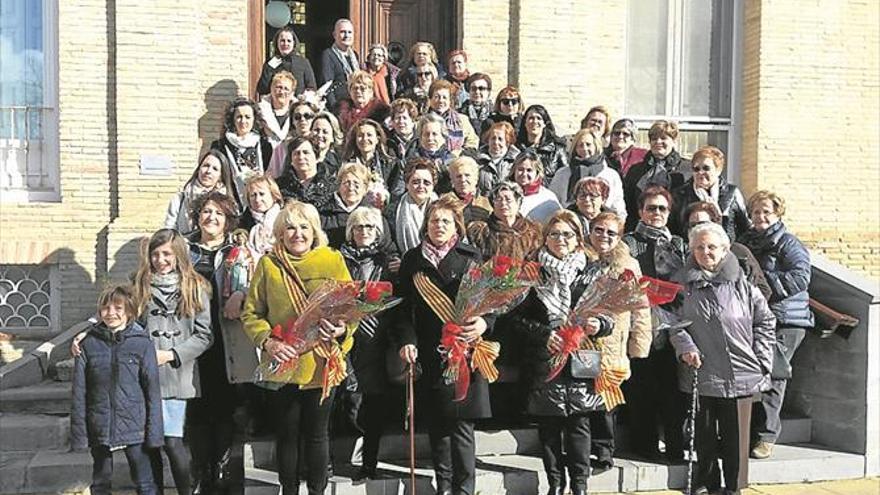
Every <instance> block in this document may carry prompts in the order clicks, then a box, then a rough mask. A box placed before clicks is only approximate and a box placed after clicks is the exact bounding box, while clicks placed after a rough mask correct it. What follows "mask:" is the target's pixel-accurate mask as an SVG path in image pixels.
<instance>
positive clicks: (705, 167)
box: [693, 165, 712, 172]
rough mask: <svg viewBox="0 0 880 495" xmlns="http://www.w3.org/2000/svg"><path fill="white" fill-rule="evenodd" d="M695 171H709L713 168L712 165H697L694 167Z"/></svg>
mask: <svg viewBox="0 0 880 495" xmlns="http://www.w3.org/2000/svg"><path fill="white" fill-rule="evenodd" d="M693 170H694V172H709V171H711V170H712V167H710V166H708V165H697V166H696V167H694V168H693Z"/></svg>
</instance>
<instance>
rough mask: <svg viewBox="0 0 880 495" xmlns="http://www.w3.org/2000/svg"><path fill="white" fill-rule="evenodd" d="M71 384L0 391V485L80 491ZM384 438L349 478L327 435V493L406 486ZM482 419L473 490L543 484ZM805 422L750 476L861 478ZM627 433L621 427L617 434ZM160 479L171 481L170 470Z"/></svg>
mask: <svg viewBox="0 0 880 495" xmlns="http://www.w3.org/2000/svg"><path fill="white" fill-rule="evenodd" d="M70 390H71V388H70V383H69V382H58V381H54V380H49V381H44V382H42V383H39V384H37V385H30V386H25V387H18V388H12V389H7V390H2V391H0V493H41V494H42V493H75V492H81V491H83V490H85V489H86V487H87V486H88V484H89V480H90V475H91V457H90V455H89V454H88V453H86V452H77V453H73V452H69V445H70V444H69V438H68V435H69V429H70V421H69V417H68V411H69V408H70ZM394 428H396V426H391V427H390V428H389V430H388V432H387V433H386V435H385V436H384V437H383V439H382V445H381V449H380V454H379V458H380V459H382V460H383V461H384V462H382V463H380V465H379V474H380V477H379V479H376V480H371V481H368V482H366V483H363V482H360V483H358V482H354V481H352V479H351V478H352V476H353V475H354V473H355V468H353V467H351V466H348V465H347V462H345V460H347V459H349V457H350V455H351V451H352V447H353V444H354V439H352V438H340V439H336V440H334V442H333V444H332V447H331V448H332V450H333V453H334V458H335V459H337V469H336V472H335V476H333V477H332V478H331V480H330V489H329V491H328V493H334V494H339V495H349V494H351V495H354V494H357V495H367V494H369V495H375V494H405V493H410V489H409V485H410V481H409V469H408V463H407V461H406V459H407V458H408V453H409V443H408V437H407V435H406V434H405V433H404V432H402V431H399V429H398V430H397V431H392V430H394ZM489 428H490V427H484V428H482V429H479V430H478V431H477V439H476V445H477V457H478V458H477V490H478V491H479V492H481V493H482V494H484V495H489V494H499V495H500V494H509V495H519V494H524V495H525V494H529V495H534V494H536V493H543V492H544V491H546V489H547V486H546V479H545V477H544V473H543V467H542V464H541V460H540V457H539V456H538V452H539V449H540V445H539V442H538V436H537V432H536V431H535V429H533V428H529V427H522V428H513V429H504V430H495V429H489ZM810 430H811V420H810V419H808V418H787V419H785V420H784V426H783V432H784V433H783V438H782V439H781V442H780V443H781V444H782V445H779V446H777V448H776V450H775V451H774V455H773V457H772V458H770V459H767V460H763V461H752V463H751V465H750V470H751V475H750V478H751V481H752V482H753V483H771V482H772V483H779V482H801V481H818V480H828V479H843V478H858V477H861V476H863V469H864V457H863V456H861V455H856V454H847V453H840V452H832V451H828V450H824V449H823V448H822V447H820V446H816V445H811V444H810V443H809V442H810ZM623 435H625V432H624V433H623ZM416 456H417V458H418V459H420V461H419V462H418V469H417V477H416V485H417V486H416V491H417V493H433V492H432V488H431V483H432V481H433V470H432V468H431V466H430V461H427V459H429V458H430V455H429V446H428V438H427V435H426V434H423V433H418V434H417V435H416ZM243 461H244V464H245V475H246V478H247V487H246V493H247V494H249V495H250V494H264V493H265V494H273V495H274V494H277V493H278V478H277V474H276V473H275V470H274V443H273V442H272V441H271V440H270V439H258V440H253V441H249V442H247V443H246V444H245V448H244V459H243ZM125 462H126V461H125V456H124V455H122V454H121V453H117V455H116V457H115V459H114V465H115V467H116V469H115V470H114V476H115V479H114V488H117V489H126V488H130V487H131V483H130V481H129V479H128V470H127V469H126V468H125ZM686 476H687V466H686V465H674V466H667V465H664V464H654V463H649V462H641V461H637V460H630V459H625V458H619V459H617V460H616V462H615V467H614V468H613V469H611V470H610V471H607V472H605V473H602V474H601V475H599V476H596V477H591V478H590V492H591V493H592V492H596V493H601V492H618V491H636V490H639V491H647V490H662V489H667V488H673V489H674V488H681V487H684V485H685V480H686ZM165 479H166V480H167V482H168V483H172V478H171V475H170V473H166V476H165Z"/></svg>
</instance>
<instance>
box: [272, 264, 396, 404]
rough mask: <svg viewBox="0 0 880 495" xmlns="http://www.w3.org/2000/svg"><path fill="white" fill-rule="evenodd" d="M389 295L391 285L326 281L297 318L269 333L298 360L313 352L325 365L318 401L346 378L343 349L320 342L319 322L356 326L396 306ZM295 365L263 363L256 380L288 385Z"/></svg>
mask: <svg viewBox="0 0 880 495" xmlns="http://www.w3.org/2000/svg"><path fill="white" fill-rule="evenodd" d="M391 294H392V287H391V283H390V282H364V281H360V280H352V281H346V282H340V281H337V280H328V281H326V282H324V283H323V284H322V285H321V286H320V287H318V288H317V289H316V290H315V291H314V292H312V293H311V294H310V295H309V297H308V299H307V300H306V303H305V307H304V308H303V309H302V311H300V313H299V316H298V317H296V318H295V319H293V318H292V319H290V320H288V321H287V323H286V324H285V325H284V326H282V325H275V327H274V328H273V329H272V337H273V338H276V339H278V340H280V341H282V342H284V343H285V344H287V345H289V346H292V347H293V348H294V349H295V350H296V354H297V356H301V355H302V354H304V353H306V352H309V351H311V350H314V351H315V354H316V355H317V356H318V357H320V358H323V359H324V360H325V361H326V363H325V364H324V371H323V376H322V379H321V401H323V400H324V399H326V398H327V397H329V395H330V390H331V389H332V388H333V387H335V386H337V385H339V384H340V383H342V381H343V380H344V379H345V377H346V374H347V370H346V365H345V358H344V356H343V355H342V347H341V346H340V345H339V343H338V342H337V341H336V340H330V341H326V340H324V339H322V338H321V325H320V322H321V320H322V319H323V320H327V321H331V322H336V321H340V320H341V321H344V322H346V323H348V324H352V323H356V322H359V321H360V320H362V319H363V318H365V317H367V316H371V315H375V314H377V313H378V312H380V311H383V310H385V309H388V308H390V307H392V306H395V305H396V304H398V303H399V302H400V299H399V298H393V297H392V296H391ZM297 361H298V359H291V360H288V361H285V362H280V361H277V360H275V359H266V360H264V361H263V362H262V363H260V365H259V366H258V367H257V370H256V372H255V379H256V381H258V382H260V381H266V382H276V383H290V381H291V379H292V376H293V372H294V370H295V369H296V364H297Z"/></svg>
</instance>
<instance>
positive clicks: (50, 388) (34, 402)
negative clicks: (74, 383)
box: [0, 381, 72, 414]
mask: <svg viewBox="0 0 880 495" xmlns="http://www.w3.org/2000/svg"><path fill="white" fill-rule="evenodd" d="M71 390H72V387H71V384H70V382H55V381H44V382H42V383H38V384H36V385H28V386H26V387H19V388H9V389H5V390H0V412H3V413H28V414H69V413H70V398H71Z"/></svg>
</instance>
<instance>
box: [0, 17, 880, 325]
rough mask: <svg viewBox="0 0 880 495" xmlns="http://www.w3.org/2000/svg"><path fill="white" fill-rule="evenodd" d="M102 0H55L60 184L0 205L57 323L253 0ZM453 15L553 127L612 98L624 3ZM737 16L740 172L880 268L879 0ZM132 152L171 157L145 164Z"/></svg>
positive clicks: (113, 257)
mask: <svg viewBox="0 0 880 495" xmlns="http://www.w3.org/2000/svg"><path fill="white" fill-rule="evenodd" d="M109 5H113V6H114V10H113V11H111V12H108V11H107V7H108V2H105V1H98V0H65V1H60V2H58V25H59V26H60V29H59V33H58V46H59V54H58V63H59V73H58V87H59V109H60V124H59V136H60V146H59V148H60V156H59V160H60V182H61V201H60V202H57V203H30V204H9V203H2V204H0V233H2V234H0V263H3V264H14V263H34V262H39V261H42V260H44V259H47V256H49V258H48V260H49V261H51V262H54V263H57V264H58V269H59V273H60V275H61V276H60V281H61V287H60V289H61V295H62V301H61V303H62V312H61V314H62V328H65V327H67V326H69V325H71V324H73V323H75V322H77V321H78V320H79V319H81V318H82V317H84V316H86V315H88V314H89V312H91V311H93V308H94V300H95V292H96V288H97V286H99V285H100V284H102V283H103V281H104V279H105V278H107V277H110V278H114V279H121V278H124V277H125V276H126V275H127V273H128V272H129V271H130V270H131V269H133V267H134V263H135V262H136V253H137V245H138V238H139V237H141V236H142V235H144V234H145V233H147V232H150V231H151V230H154V229H155V228H156V227H157V226H158V225H160V224H161V221H162V218H163V215H164V212H165V207H166V205H167V201H168V199H169V197H170V196H171V194H172V193H173V192H174V191H176V190H177V189H178V187H179V186H180V185H181V184H182V183H183V182H184V181H185V180H186V178H187V177H188V176H189V175H190V174H191V172H192V169H193V167H194V166H195V163H196V160H197V157H198V156H199V153H200V151H201V150H203V149H205V147H206V146H207V145H208V144H209V143H210V141H211V140H213V139H215V138H216V137H217V136H218V133H219V129H220V119H221V115H222V111H223V107H224V105H225V104H226V102H227V101H228V100H229V99H230V98H231V97H232V96H234V95H237V94H246V93H248V88H247V62H248V60H247V49H248V46H247V25H246V21H247V2H244V1H221V2H216V1H215V2H208V1H199V2H196V3H193V4H186V5H185V6H184V5H183V4H182V3H181V2H173V1H169V0H154V1H152V2H138V1H135V0H118V1H116V2H112V3H110V4H109ZM460 15H461V17H460V18H459V19H458V25H459V28H460V33H461V36H462V46H463V47H464V48H465V49H466V50H467V51H468V52H469V54H470V57H471V66H472V67H473V68H474V69H476V70H480V71H484V72H487V73H489V74H490V75H491V76H492V78H493V84H494V87H495V90H497V89H499V88H501V87H502V86H504V85H505V84H507V83H508V82H509V83H511V84H515V85H518V86H519V87H520V89H521V91H522V93H523V96H524V100H525V102H526V104H531V103H542V104H544V105H545V106H546V107H547V108H548V110H549V111H550V113H551V115H552V116H553V117H554V120H555V121H556V123H557V127H558V130H559V132H560V133H570V132H572V131H573V130H575V128H576V127H577V125H578V122H579V121H580V119H581V118H582V117H583V115H584V113H585V112H586V110H587V109H588V108H589V107H590V106H592V105H596V104H604V105H606V106H607V107H608V108H609V109H610V110H611V112H612V116H613V117H614V118H616V117H619V116H620V115H621V113H622V111H623V109H624V99H625V94H624V92H625V80H626V79H625V78H626V29H627V26H626V24H627V12H626V8H625V2H623V1H620V0H592V1H589V2H584V1H580V0H559V1H555V2H547V1H544V0H462V1H461V9H460ZM742 33H743V49H742V56H743V65H742V96H743V101H742V111H743V119H742V121H741V122H739V124H740V125H741V126H742V137H743V140H742V163H741V184H742V185H743V189H744V190H745V192H746V193H750V192H752V191H754V190H756V189H758V188H769V189H774V190H777V191H779V192H781V193H782V194H783V195H784V196H785V197H786V199H787V200H788V203H789V214H788V215H787V219H786V220H787V223H788V224H789V225H790V227H791V228H792V230H794V231H795V232H796V233H797V234H798V235H799V236H800V237H801V239H803V240H804V241H806V242H807V243H808V244H809V245H810V247H812V248H814V249H818V250H821V251H823V252H825V253H827V254H828V256H830V257H831V258H833V259H835V260H837V261H839V262H841V263H843V264H844V265H846V266H849V267H851V268H853V269H856V270H859V271H862V272H864V273H866V274H868V275H870V276H872V277H873V278H875V279H876V278H880V253H878V250H880V233H878V231H880V229H878V220H880V190H878V189H880V150H878V136H880V124H878V122H880V117H878V116H880V84H878V77H880V63H878V59H880V3H878V2H875V1H872V0H864V1H856V0H850V1H842V0H841V1H837V0H827V1H823V0H818V1H817V0H814V1H810V2H792V1H786V0H780V1H769V0H765V1H759V0H747V1H746V3H745V6H744V19H743V29H742ZM142 155H161V156H165V157H168V158H170V160H171V161H172V162H173V164H174V166H175V168H174V173H173V174H172V175H170V176H166V177H156V176H144V175H141V174H140V171H139V167H140V159H141V156H142ZM23 245H24V246H31V245H33V246H36V247H33V248H26V249H22V247H21V246H23Z"/></svg>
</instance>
